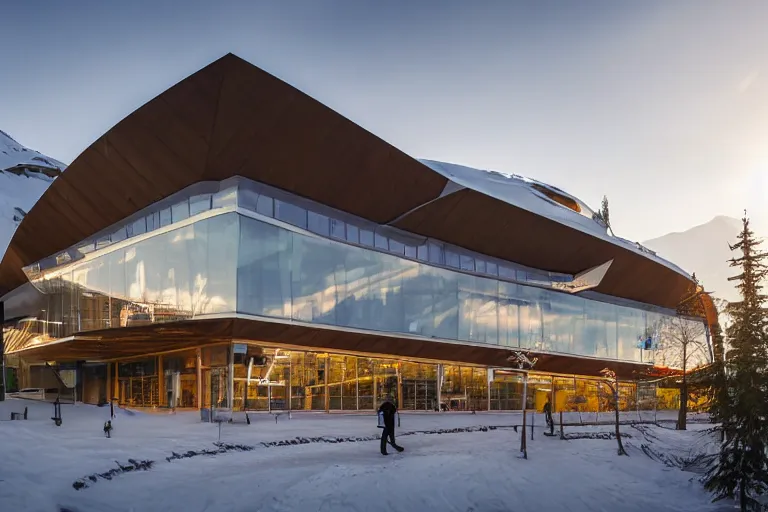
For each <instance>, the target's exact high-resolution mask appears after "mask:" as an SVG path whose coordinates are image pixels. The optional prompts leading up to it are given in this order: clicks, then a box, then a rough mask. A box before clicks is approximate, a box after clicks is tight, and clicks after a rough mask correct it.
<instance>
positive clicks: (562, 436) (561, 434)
mask: <svg viewBox="0 0 768 512" xmlns="http://www.w3.org/2000/svg"><path fill="white" fill-rule="evenodd" d="M560 439H565V434H564V433H563V411H560Z"/></svg>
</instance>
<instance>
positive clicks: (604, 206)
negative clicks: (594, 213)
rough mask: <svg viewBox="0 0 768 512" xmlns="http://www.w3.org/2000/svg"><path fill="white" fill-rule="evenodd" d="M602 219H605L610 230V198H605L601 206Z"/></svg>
mask: <svg viewBox="0 0 768 512" xmlns="http://www.w3.org/2000/svg"><path fill="white" fill-rule="evenodd" d="M600 218H601V219H603V222H605V225H606V226H608V229H610V228H611V212H610V211H609V210H608V196H603V202H602V204H601V205H600Z"/></svg>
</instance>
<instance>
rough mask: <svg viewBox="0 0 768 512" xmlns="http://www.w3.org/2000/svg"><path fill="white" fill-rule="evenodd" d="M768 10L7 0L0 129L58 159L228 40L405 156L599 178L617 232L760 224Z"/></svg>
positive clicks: (764, 213)
mask: <svg viewBox="0 0 768 512" xmlns="http://www.w3.org/2000/svg"><path fill="white" fill-rule="evenodd" d="M416 4H418V5H416ZM766 26H768V2H764V1H738V0H737V1H735V2H714V1H712V2H709V1H695V0H681V1H675V2H669V1H642V2H621V1H615V0H610V1H589V0H588V1H584V2H574V1H572V0H563V1H561V2H555V1H542V0H539V1H531V2H513V1H512V0H509V1H497V2H491V1H488V2H483V1H478V2H467V1H460V0H456V1H453V0H442V1H420V2H415V1H397V0H391V1H387V2H382V1H364V0H358V1H322V0H307V1H290V0H286V1H280V2H261V1H257V0H253V1H245V0H243V1H240V2H227V1H211V0H206V1H200V2H198V1H185V2H165V1H162V0H153V1H143V0H134V1H131V2H127V1H126V2H121V4H118V2H112V1H103V0H100V1H77V0H72V1H69V2H63V1H50V2H45V1H35V0H18V1H13V0H6V1H4V2H2V7H1V8H0V129H3V130H5V131H7V132H8V133H10V134H11V135H12V136H14V137H15V138H16V139H17V140H18V141H19V142H21V143H22V144H25V145H27V146H30V147H32V148H34V149H38V150H39V151H42V152H43V153H46V154H48V155H50V156H52V157H54V158H57V159H60V160H62V161H65V162H71V161H72V160H73V159H74V158H75V157H76V156H77V155H78V154H79V153H80V152H81V151H82V150H83V149H85V148H86V147H87V146H88V145H89V144H90V143H91V142H93V141H94V140H95V139H96V138H97V137H99V136H100V135H101V134H102V133H103V132H104V131H106V130H107V129H109V128H110V127H111V126H112V125H114V124H115V123H116V122H118V121H119V120H120V119H121V118H123V117H124V116H126V115H127V114H129V113H130V112H131V111H132V110H134V109H135V108H137V107H139V106H140V105H142V104H143V103H145V102H146V101H147V100H149V99H151V98H152V97H153V96H155V95H156V94H158V93H160V92H162V91H163V90H164V89H166V88H167V87H169V86H170V85H172V84H173V83H175V82H177V81H179V80H181V79H182V78H184V77H185V76H187V75H188V74H190V73H193V72H194V71H196V70H197V69H199V68H201V67H203V66H205V65H206V64H208V63H209V62H211V61H213V60H215V59H216V58H218V57H220V56H222V55H223V54H225V53H227V52H233V53H235V54H237V55H239V56H241V57H243V58H244V59H246V60H248V61H250V62H252V63H253V64H256V65H258V66H260V67H262V68H263V69H265V70H267V71H269V72H270V73H272V74H275V75H276V76H278V77H280V78H282V79H283V80H286V81H287V82H289V83H291V84H293V85H295V86H297V87H298V88H300V89H302V90H303V91H305V92H307V93H309V94H310V95H312V96H314V97H315V98H317V99H319V100H320V101H322V102H323V103H325V104H327V105H329V106H330V107H332V108H334V109H335V110H337V111H339V112H341V113H342V114H344V115H346V116H347V117H349V118H350V119H352V120H353V121H355V122H357V123H358V124H360V125H362V126H363V127H365V128H367V129H368V130H370V131H372V132H373V133H376V134H377V135H379V136H381V137H382V138H384V139H385V140H387V141H389V142H391V143H393V144H394V145H395V146H397V147H399V148H401V149H403V150H404V151H405V152H407V153H409V154H411V155H413V156H416V157H424V158H431V159H436V160H445V161H450V162H457V163H463V164H467V165H471V166H475V167H484V168H492V169H498V170H502V171H507V172H514V173H519V174H524V175H528V176H531V177H535V178H537V179H541V180H543V181H546V182H549V183H552V184H555V185H557V186H559V187H561V188H563V189H565V190H567V191H569V192H571V193H573V194H575V195H577V196H579V197H580V198H582V199H583V200H585V201H587V202H588V203H589V204H591V205H592V206H593V207H597V206H599V202H600V199H601V197H602V195H603V194H607V195H608V197H609V199H610V201H611V212H612V219H613V224H614V228H615V231H616V232H617V234H619V235H621V236H625V237H627V238H632V239H636V240H644V239H648V238H651V237H654V236H658V235H662V234H664V233H667V232H669V231H678V230H683V229H686V228H688V227H691V226H693V225H695V224H700V223H703V222H706V221H708V220H709V219H711V218H712V217H713V216H715V215H718V214H725V215H730V216H737V217H738V216H740V215H741V211H742V210H743V209H744V208H749V209H750V213H751V215H752V217H753V218H754V220H755V222H756V224H757V225H758V226H765V227H768V68H766V66H767V65H768V59H767V58H768V30H766ZM767 231H768V230H767Z"/></svg>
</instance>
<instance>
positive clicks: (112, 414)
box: [109, 397, 115, 418]
mask: <svg viewBox="0 0 768 512" xmlns="http://www.w3.org/2000/svg"><path fill="white" fill-rule="evenodd" d="M109 417H110V418H114V417H115V398H114V397H113V398H112V400H110V401H109Z"/></svg>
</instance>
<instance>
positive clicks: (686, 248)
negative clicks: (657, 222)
mask: <svg viewBox="0 0 768 512" xmlns="http://www.w3.org/2000/svg"><path fill="white" fill-rule="evenodd" d="M740 231H741V221H740V220H738V219H734V218H731V217H724V216H720V217H715V218H714V219H712V220H711V221H709V222H707V223H706V224H702V225H700V226H696V227H693V228H691V229H689V230H687V231H684V232H682V233H670V234H668V235H664V236H662V237H659V238H655V239H653V240H648V241H647V242H643V245H645V246H646V247H649V248H651V249H652V250H654V251H656V252H657V253H658V254H659V256H662V257H664V258H669V259H670V260H671V261H674V262H675V263H677V264H678V265H680V266H681V267H682V268H684V269H685V270H686V271H687V272H690V273H692V272H696V276H697V277H698V278H699V280H700V281H701V283H702V284H703V285H704V288H705V289H706V290H707V291H709V292H712V293H713V294H714V295H715V296H716V297H719V298H722V299H725V300H728V301H735V300H738V299H739V294H738V291H737V290H736V288H735V286H734V283H733V282H730V281H728V277H730V276H733V275H736V274H737V272H736V269H733V268H731V267H730V266H729V265H728V260H729V259H730V258H732V257H733V256H734V254H733V253H731V250H730V249H729V247H728V244H733V243H735V242H736V236H737V235H738V234H739V232H740ZM756 235H757V236H761V233H756Z"/></svg>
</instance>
